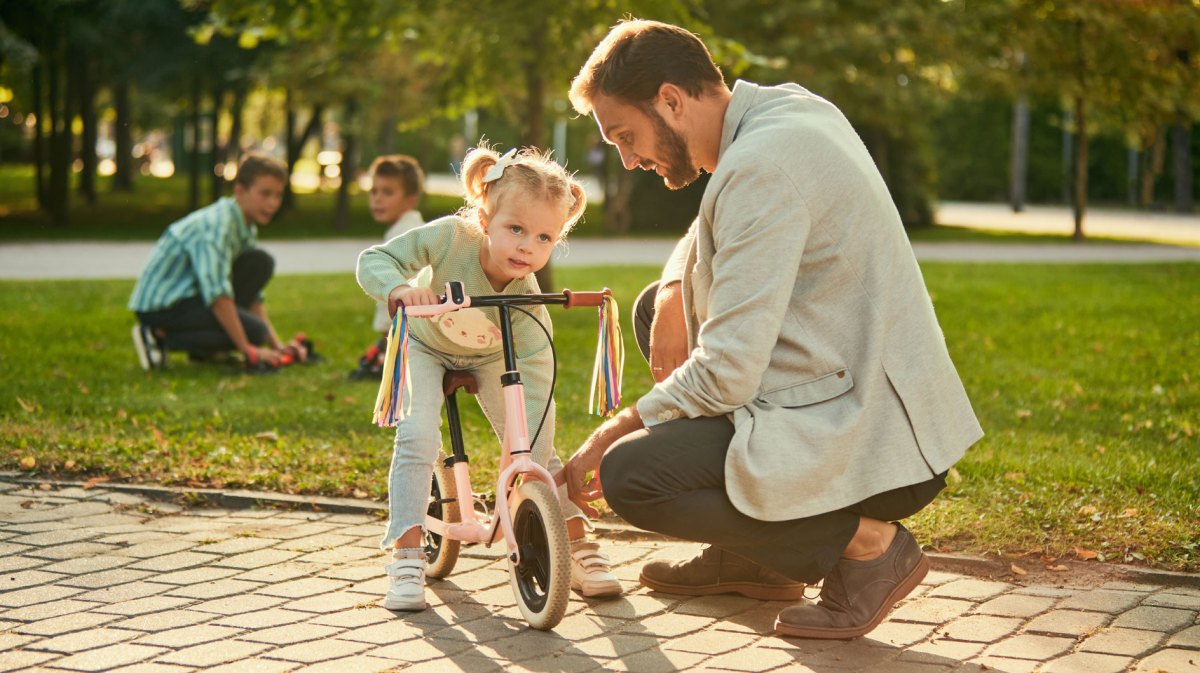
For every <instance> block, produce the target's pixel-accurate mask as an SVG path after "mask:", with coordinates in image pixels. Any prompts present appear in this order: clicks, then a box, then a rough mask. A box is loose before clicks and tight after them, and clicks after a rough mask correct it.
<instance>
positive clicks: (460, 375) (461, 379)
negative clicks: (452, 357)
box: [442, 371, 479, 397]
mask: <svg viewBox="0 0 1200 673" xmlns="http://www.w3.org/2000/svg"><path fill="white" fill-rule="evenodd" d="M459 388H465V389H466V391H467V392H468V393H470V394H472V395H474V394H475V393H478V392H479V381H477V380H476V379H475V375H474V374H472V373H471V372H466V371H453V372H446V375H445V376H443V377H442V392H444V393H445V394H446V396H447V397H449V396H450V395H452V394H454V391H456V390H458V389H459Z"/></svg>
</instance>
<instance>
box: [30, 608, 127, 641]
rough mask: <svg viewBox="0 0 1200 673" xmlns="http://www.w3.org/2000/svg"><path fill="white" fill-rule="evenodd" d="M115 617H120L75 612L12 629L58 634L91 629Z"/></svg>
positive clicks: (41, 633)
mask: <svg viewBox="0 0 1200 673" xmlns="http://www.w3.org/2000/svg"><path fill="white" fill-rule="evenodd" d="M115 619H119V617H118V616H117V615H105V614H101V613H98V612H75V613H72V614H68V615H62V616H60V617H50V618H49V619H41V620H38V621H36V622H33V623H30V624H21V625H20V626H16V627H14V628H13V629H12V631H13V632H14V633H27V634H32V635H39V636H56V635H58V634H60V633H70V632H71V631H79V630H82V629H90V628H93V627H96V626H100V625H101V624H106V623H108V622H111V621H113V620H115Z"/></svg>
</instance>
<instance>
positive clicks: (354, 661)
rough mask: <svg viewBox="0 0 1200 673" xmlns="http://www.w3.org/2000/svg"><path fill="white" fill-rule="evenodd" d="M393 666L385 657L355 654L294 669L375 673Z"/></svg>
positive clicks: (307, 672)
mask: <svg viewBox="0 0 1200 673" xmlns="http://www.w3.org/2000/svg"><path fill="white" fill-rule="evenodd" d="M394 666H395V662H392V661H388V660H387V659H379V658H376V657H368V656H363V655H355V656H352V657H342V658H341V659H331V660H329V661H322V662H320V663H317V664H311V665H308V666H304V667H303V668H298V669H296V673H346V672H347V671H354V673H376V672H377V671H386V670H388V669H390V668H392V667H394Z"/></svg>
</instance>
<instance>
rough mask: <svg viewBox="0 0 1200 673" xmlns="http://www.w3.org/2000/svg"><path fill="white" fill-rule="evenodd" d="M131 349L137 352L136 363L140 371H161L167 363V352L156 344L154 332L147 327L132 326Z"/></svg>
mask: <svg viewBox="0 0 1200 673" xmlns="http://www.w3.org/2000/svg"><path fill="white" fill-rule="evenodd" d="M131 336H132V337H133V349H134V350H135V351H137V356H138V363H139V364H141V365H142V369H145V370H146V371H150V370H151V369H162V368H163V367H165V366H166V363H167V352H166V350H165V349H164V348H163V347H162V345H161V344H159V342H158V337H156V336H155V335H154V330H153V329H152V328H151V327H149V326H148V325H143V324H142V323H138V324H136V325H134V326H133V330H132V332H131Z"/></svg>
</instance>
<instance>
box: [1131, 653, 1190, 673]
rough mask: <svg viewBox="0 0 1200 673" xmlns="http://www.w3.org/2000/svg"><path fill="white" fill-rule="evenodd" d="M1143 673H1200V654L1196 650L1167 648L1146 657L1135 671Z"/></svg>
mask: <svg viewBox="0 0 1200 673" xmlns="http://www.w3.org/2000/svg"><path fill="white" fill-rule="evenodd" d="M1134 670H1136V671H1138V672H1139V673H1141V672H1142V671H1147V672H1150V671H1153V672H1154V673H1159V672H1160V671H1170V673H1200V654H1197V653H1196V652H1195V651H1194V650H1179V649H1175V648H1167V649H1165V650H1160V651H1158V652H1155V653H1154V654H1151V655H1150V656H1148V657H1146V658H1145V659H1143V660H1141V662H1139V663H1138V667H1137V668H1136V669H1134Z"/></svg>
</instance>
